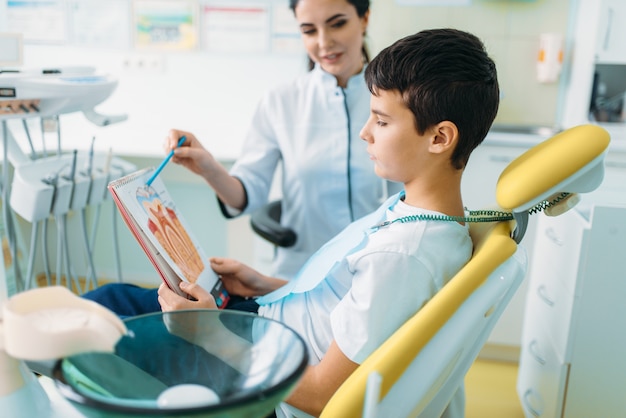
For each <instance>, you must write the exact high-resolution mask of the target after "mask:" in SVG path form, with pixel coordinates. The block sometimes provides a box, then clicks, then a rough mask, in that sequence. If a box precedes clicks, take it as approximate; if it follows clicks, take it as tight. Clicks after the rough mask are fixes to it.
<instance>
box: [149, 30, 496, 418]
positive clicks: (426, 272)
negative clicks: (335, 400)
mask: <svg viewBox="0 0 626 418" xmlns="http://www.w3.org/2000/svg"><path fill="white" fill-rule="evenodd" d="M365 77H366V81H367V84H368V87H369V89H370V91H371V93H372V96H371V104H370V108H371V113H370V117H369V119H368V121H367V123H366V124H365V126H364V127H363V129H362V131H361V137H362V138H363V139H364V140H365V142H366V144H367V150H368V153H369V154H370V158H371V160H372V161H373V163H374V166H375V171H376V173H377V174H378V175H379V176H381V177H383V178H385V179H388V180H392V181H397V182H402V183H403V184H404V192H402V193H400V194H399V195H397V196H394V197H393V198H391V199H389V200H388V201H387V202H385V203H384V204H383V205H382V206H381V208H380V209H379V210H378V211H376V212H375V213H373V214H371V215H368V216H366V217H364V218H361V219H360V220H358V221H356V222H354V223H352V224H351V225H350V226H348V227H347V228H346V229H345V230H344V231H342V232H341V233H340V234H339V235H338V236H337V237H335V238H334V239H333V240H331V241H330V242H329V243H327V244H326V245H325V246H323V247H322V248H321V249H320V250H319V251H318V252H317V253H316V254H315V255H314V256H313V257H311V259H310V260H309V261H308V262H307V263H306V264H305V266H304V267H303V268H302V269H301V270H300V272H299V273H298V275H297V276H296V278H295V279H294V280H292V281H291V282H289V283H287V282H286V281H284V280H281V279H277V278H272V277H268V276H265V275H262V274H260V273H258V272H256V271H255V270H253V269H251V268H250V267H247V266H245V265H243V264H241V263H239V262H237V261H234V260H231V259H224V258H212V259H211V267H212V268H213V269H214V270H215V271H216V272H217V273H218V274H219V275H221V277H222V280H223V281H224V285H225V286H226V288H227V290H228V291H229V292H230V293H231V294H234V295H240V296H245V297H258V296H261V297H259V298H258V299H256V302H257V303H258V305H259V307H258V313H259V315H262V316H266V317H270V318H273V319H276V320H279V321H281V322H283V323H285V324H287V325H288V326H290V327H292V328H293V329H294V330H296V331H297V332H298V333H300V335H302V337H303V338H304V340H305V341H306V342H307V344H308V349H309V354H310V357H311V364H310V365H309V366H308V368H307V370H306V371H305V373H304V375H303V377H302V379H301V380H300V382H299V383H298V385H297V386H296V388H295V390H294V391H293V393H292V394H291V395H290V397H289V398H288V399H287V401H286V402H287V403H288V404H289V405H291V406H292V407H295V408H297V409H293V408H290V407H289V406H288V405H284V407H283V409H282V410H281V411H279V416H280V415H281V414H283V413H284V414H290V413H297V412H299V411H298V410H301V411H305V412H307V413H309V414H312V415H319V413H320V412H321V410H322V409H323V408H324V406H325V405H326V403H327V402H328V400H329V399H330V397H331V396H332V395H333V393H334V392H335V391H336V389H337V388H338V387H339V386H340V385H341V384H342V383H343V381H344V380H345V379H346V378H347V377H348V376H349V375H350V374H351V373H352V372H353V371H354V370H355V369H356V368H357V367H358V365H359V364H360V363H361V362H362V361H363V360H365V359H366V358H367V356H368V355H369V354H371V353H372V352H373V351H374V350H375V349H376V348H377V347H378V346H379V345H380V344H381V343H382V342H383V341H385V339H387V338H388V337H389V336H390V335H391V334H392V333H393V332H394V331H395V330H396V329H397V328H398V327H400V325H402V323H404V322H405V321H406V320H407V319H408V318H409V317H411V316H412V315H413V314H414V313H415V312H417V311H418V310H419V309H420V308H421V307H422V306H423V304H424V303H425V302H426V301H428V300H429V299H430V298H431V297H432V296H433V295H434V294H435V293H436V292H437V291H438V290H439V289H441V287H442V286H443V285H444V284H445V283H446V282H447V281H448V280H449V279H450V278H452V277H453V276H454V274H455V273H456V272H457V271H458V270H459V269H460V268H461V267H462V266H463V265H464V264H465V263H466V262H467V260H468V259H469V258H470V256H471V253H472V242H471V240H470V237H469V233H468V228H467V226H466V225H464V224H460V223H457V222H454V221H452V220H450V219H448V221H442V220H428V217H429V216H431V215H435V216H438V217H441V216H443V217H444V218H446V217H451V216H454V217H462V216H464V206H463V202H462V198H461V176H462V173H463V169H464V167H465V165H466V164H467V161H468V159H469V156H470V154H471V152H472V151H473V150H474V148H475V147H476V146H478V145H479V144H480V143H481V142H482V140H483V139H484V137H485V136H486V135H487V132H488V130H489V128H490V126H491V124H492V122H493V120H494V118H495V116H496V113H497V110H498V102H499V88H498V81H497V74H496V68H495V64H494V62H493V61H492V60H491V59H490V58H489V57H488V55H487V53H486V51H485V49H484V46H483V44H482V42H481V41H480V40H479V39H478V38H476V37H475V36H473V35H471V34H469V33H466V32H462V31H458V30H454V29H438V30H426V31H422V32H419V33H417V34H415V35H412V36H408V37H406V38H403V39H401V40H399V41H397V42H395V43H394V44H393V45H391V46H390V47H388V48H386V49H385V50H383V51H382V52H381V53H380V54H379V55H378V56H377V57H376V58H375V59H374V60H373V61H372V62H371V63H370V64H369V65H368V67H367V69H366V74H365ZM328 216H333V214H332V213H329V214H328ZM424 218H426V219H424ZM181 289H183V290H184V291H185V292H187V293H189V294H190V295H192V296H193V297H194V298H195V299H196V300H197V301H190V300H188V299H185V298H182V297H180V296H178V295H177V294H176V293H174V292H172V291H171V290H169V289H168V288H167V287H166V286H164V285H162V286H161V287H160V288H159V291H158V294H159V297H158V301H159V303H160V305H161V307H162V309H163V310H164V311H169V310H176V309H193V308H200V307H209V308H214V307H215V302H214V300H212V297H211V295H210V294H209V293H208V292H206V291H205V290H204V289H201V288H199V287H197V286H195V285H192V284H187V283H184V282H183V283H181ZM457 406H458V405H457ZM449 412H452V410H450V411H449ZM457 412H460V413H461V414H462V407H461V408H460V409H458V410H457Z"/></svg>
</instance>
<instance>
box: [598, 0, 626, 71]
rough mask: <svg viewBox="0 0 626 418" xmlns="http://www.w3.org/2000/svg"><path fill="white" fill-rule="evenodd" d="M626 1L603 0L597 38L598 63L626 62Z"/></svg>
mask: <svg viewBox="0 0 626 418" xmlns="http://www.w3.org/2000/svg"><path fill="white" fill-rule="evenodd" d="M625 23H626V2H625V1H624V0H602V1H601V2H600V18H599V20H598V33H597V38H596V63H598V64H626V24H625Z"/></svg>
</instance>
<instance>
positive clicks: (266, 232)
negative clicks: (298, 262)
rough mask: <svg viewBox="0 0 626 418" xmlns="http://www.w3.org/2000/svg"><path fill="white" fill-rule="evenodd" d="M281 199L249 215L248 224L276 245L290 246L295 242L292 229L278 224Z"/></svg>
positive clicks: (295, 237)
mask: <svg viewBox="0 0 626 418" xmlns="http://www.w3.org/2000/svg"><path fill="white" fill-rule="evenodd" d="M281 212H282V209H281V201H280V200H274V201H272V202H270V203H268V204H267V205H265V206H263V207H261V208H259V209H257V210H256V211H255V212H253V213H252V214H251V215H250V226H251V227H252V230H253V231H254V232H256V233H257V234H258V235H259V236H260V237H261V238H263V239H265V240H266V241H269V242H270V243H272V244H274V245H275V246H277V247H285V248H287V247H291V246H293V245H294V244H295V243H296V239H297V236H296V233H295V232H294V231H293V229H291V228H288V227H286V226H283V225H281V224H280V215H281Z"/></svg>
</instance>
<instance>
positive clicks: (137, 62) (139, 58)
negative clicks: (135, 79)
mask: <svg viewBox="0 0 626 418" xmlns="http://www.w3.org/2000/svg"><path fill="white" fill-rule="evenodd" d="M122 67H123V69H124V70H125V71H128V72H133V73H152V74H157V73H162V72H164V71H165V57H164V56H162V55H159V54H133V55H128V56H126V57H124V60H123V62H122Z"/></svg>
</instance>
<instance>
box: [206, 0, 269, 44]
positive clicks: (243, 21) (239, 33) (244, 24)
mask: <svg viewBox="0 0 626 418" xmlns="http://www.w3.org/2000/svg"><path fill="white" fill-rule="evenodd" d="M200 10H201V11H200V18H201V21H202V41H203V48H204V49H206V50H207V51H209V52H269V30H270V23H269V22H270V20H269V17H270V11H269V10H270V7H269V5H268V4H267V3H266V4H263V3H259V2H251V3H234V2H233V1H232V0H231V1H221V2H208V3H206V4H203V5H202V6H201V9H200Z"/></svg>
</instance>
